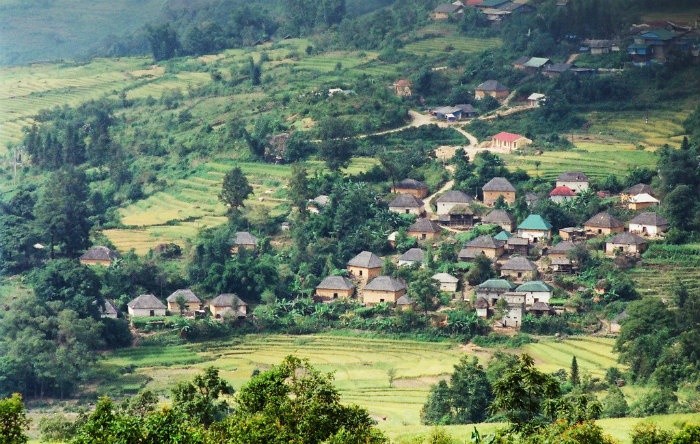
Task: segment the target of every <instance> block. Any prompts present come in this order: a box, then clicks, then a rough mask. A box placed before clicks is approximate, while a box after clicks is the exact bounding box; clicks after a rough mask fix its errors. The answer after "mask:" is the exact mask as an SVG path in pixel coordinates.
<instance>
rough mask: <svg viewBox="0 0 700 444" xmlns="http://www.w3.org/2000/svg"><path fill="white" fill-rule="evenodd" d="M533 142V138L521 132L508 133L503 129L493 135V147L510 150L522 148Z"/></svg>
mask: <svg viewBox="0 0 700 444" xmlns="http://www.w3.org/2000/svg"><path fill="white" fill-rule="evenodd" d="M531 143H532V140H531V139H528V138H527V137H525V136H521V135H520V134H514V133H508V132H505V131H502V132H500V133H498V134H495V135H494V136H492V137H491V147H492V148H503V149H507V150H509V151H510V152H512V151H513V150H517V149H520V148H522V147H525V146H528V145H530V144H531Z"/></svg>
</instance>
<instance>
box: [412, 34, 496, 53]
mask: <svg viewBox="0 0 700 444" xmlns="http://www.w3.org/2000/svg"><path fill="white" fill-rule="evenodd" d="M501 44H502V42H501V39H499V38H485V39H479V38H470V37H462V36H449V37H448V36H444V37H443V36H440V37H429V38H426V39H425V40H419V41H417V42H412V43H409V44H407V45H406V46H404V47H403V49H404V50H405V51H406V52H409V53H412V54H435V53H440V52H448V51H450V50H455V51H463V52H466V53H476V52H481V51H485V50H487V49H494V48H498V47H499V46H501ZM450 48H451V49H450Z"/></svg>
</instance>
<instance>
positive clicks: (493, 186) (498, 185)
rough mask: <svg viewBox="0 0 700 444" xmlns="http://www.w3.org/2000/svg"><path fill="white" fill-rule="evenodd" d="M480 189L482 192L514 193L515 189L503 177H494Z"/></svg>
mask: <svg viewBox="0 0 700 444" xmlns="http://www.w3.org/2000/svg"><path fill="white" fill-rule="evenodd" d="M481 189H482V190H484V191H500V192H509V193H515V187H514V186H513V185H512V184H511V183H510V182H508V179H506V178H505V177H494V178H493V179H491V180H489V181H488V182H486V185H484V186H483V187H482V188H481Z"/></svg>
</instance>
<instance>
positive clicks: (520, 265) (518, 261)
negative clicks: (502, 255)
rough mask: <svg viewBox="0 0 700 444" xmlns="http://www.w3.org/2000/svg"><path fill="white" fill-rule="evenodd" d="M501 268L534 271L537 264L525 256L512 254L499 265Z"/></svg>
mask: <svg viewBox="0 0 700 444" xmlns="http://www.w3.org/2000/svg"><path fill="white" fill-rule="evenodd" d="M501 270H512V271H535V270H537V266H536V265H535V264H534V263H533V262H532V261H531V260H529V259H528V258H526V257H523V256H513V257H511V258H510V259H508V260H507V261H506V262H505V263H504V264H503V265H502V266H501Z"/></svg>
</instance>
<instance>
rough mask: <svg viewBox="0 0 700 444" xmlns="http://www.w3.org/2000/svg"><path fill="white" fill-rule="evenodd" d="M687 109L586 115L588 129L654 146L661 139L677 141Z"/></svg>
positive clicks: (660, 143) (649, 147)
mask: <svg viewBox="0 0 700 444" xmlns="http://www.w3.org/2000/svg"><path fill="white" fill-rule="evenodd" d="M691 110H692V107H689V108H688V109H674V110H650V111H648V112H644V111H622V112H594V113H589V114H588V115H587V116H586V118H587V120H588V121H589V122H590V123H591V127H590V128H589V130H588V131H589V133H591V134H598V135H602V136H612V137H615V138H616V139H618V140H620V141H622V142H627V143H632V144H634V145H637V146H643V147H645V148H647V149H656V148H659V147H660V146H662V145H663V144H665V143H668V144H669V145H671V146H674V147H677V146H679V145H680V144H681V141H682V140H683V136H684V135H685V130H684V129H683V121H684V120H685V119H686V118H687V117H688V114H690V112H691Z"/></svg>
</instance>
